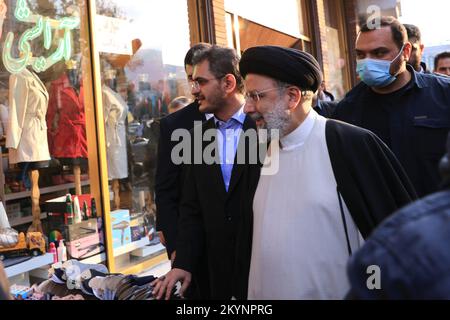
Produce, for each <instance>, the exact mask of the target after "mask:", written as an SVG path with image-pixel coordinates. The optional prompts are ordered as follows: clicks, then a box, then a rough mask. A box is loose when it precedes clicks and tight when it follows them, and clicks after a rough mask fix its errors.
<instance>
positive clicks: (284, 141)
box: [280, 109, 318, 151]
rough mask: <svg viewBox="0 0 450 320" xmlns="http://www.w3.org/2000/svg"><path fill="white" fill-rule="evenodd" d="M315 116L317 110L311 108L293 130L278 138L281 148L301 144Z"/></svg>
mask: <svg viewBox="0 0 450 320" xmlns="http://www.w3.org/2000/svg"><path fill="white" fill-rule="evenodd" d="M317 116H318V114H317V112H316V111H314V110H313V109H311V110H310V111H309V114H308V115H307V116H306V118H305V120H304V121H303V122H302V123H301V124H300V125H299V126H298V127H297V128H296V129H295V130H294V131H292V132H291V133H289V134H288V135H286V136H284V137H281V138H280V146H281V149H282V150H285V151H288V150H293V149H295V148H297V147H300V146H302V145H303V144H304V143H305V141H306V139H308V137H309V134H310V133H311V131H312V129H313V127H314V122H315V120H316V118H317Z"/></svg>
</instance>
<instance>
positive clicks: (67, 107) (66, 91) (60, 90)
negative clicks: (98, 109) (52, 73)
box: [47, 74, 88, 158]
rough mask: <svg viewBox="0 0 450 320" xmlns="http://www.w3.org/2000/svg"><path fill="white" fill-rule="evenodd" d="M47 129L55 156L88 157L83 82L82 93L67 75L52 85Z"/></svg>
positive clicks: (51, 150)
mask: <svg viewBox="0 0 450 320" xmlns="http://www.w3.org/2000/svg"><path fill="white" fill-rule="evenodd" d="M47 126H48V128H49V130H48V140H49V147H50V154H51V155H52V157H55V158H87V157H88V152H87V139H86V116H85V111H84V94H83V83H82V82H81V83H80V89H79V91H77V90H76V89H75V88H74V87H73V86H72V84H71V82H70V80H69V77H68V76H67V75H66V74H63V75H62V76H61V77H60V78H59V79H57V80H55V81H53V82H52V84H51V88H50V101H49V105H48V112H47Z"/></svg>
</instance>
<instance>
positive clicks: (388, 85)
mask: <svg viewBox="0 0 450 320" xmlns="http://www.w3.org/2000/svg"><path fill="white" fill-rule="evenodd" d="M355 47H356V55H357V59H358V60H357V72H358V74H359V77H360V78H361V80H362V82H360V83H359V84H358V85H357V86H356V87H354V88H353V89H352V90H350V92H348V93H347V95H346V96H345V98H344V99H343V100H341V101H340V102H339V104H338V106H337V107H336V111H335V113H334V114H333V116H332V117H333V118H335V119H338V120H342V121H345V122H348V123H350V124H353V125H356V126H359V127H362V128H365V129H368V130H370V131H372V132H373V133H375V134H376V135H377V136H378V137H379V138H381V140H383V142H384V143H386V145H387V146H388V147H389V148H390V149H391V150H392V151H393V152H394V154H395V156H396V157H397V159H398V160H399V161H400V163H401V164H402V166H403V168H404V169H405V171H406V173H407V175H408V176H409V178H410V180H411V182H412V184H413V186H414V188H415V190H416V191H417V194H418V195H419V197H422V196H424V195H427V194H430V193H433V192H435V191H436V190H437V188H438V186H439V182H440V177H439V171H438V163H439V160H440V158H441V157H442V155H443V154H444V153H445V141H446V139H447V133H448V132H449V130H450V78H447V77H436V76H435V75H432V74H424V73H419V72H416V71H415V70H414V68H413V67H412V66H411V65H409V64H407V62H408V60H409V57H410V55H411V44H410V43H409V42H408V36H407V32H406V29H405V27H404V26H403V25H402V24H401V23H400V22H399V21H398V20H397V19H395V18H394V17H381V19H380V27H379V28H375V29H373V28H370V27H369V25H367V24H366V25H364V26H362V27H361V31H360V33H359V34H358V37H357V39H356V46H355Z"/></svg>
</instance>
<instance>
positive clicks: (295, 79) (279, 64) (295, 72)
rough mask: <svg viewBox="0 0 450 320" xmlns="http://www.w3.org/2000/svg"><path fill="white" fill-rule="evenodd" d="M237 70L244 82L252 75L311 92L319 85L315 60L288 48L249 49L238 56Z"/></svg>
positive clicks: (318, 72)
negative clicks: (239, 57)
mask: <svg viewBox="0 0 450 320" xmlns="http://www.w3.org/2000/svg"><path fill="white" fill-rule="evenodd" d="M239 69H240V72H241V75H242V76H243V77H244V78H245V77H246V76H247V74H249V73H255V74H259V75H263V76H267V77H270V78H274V79H276V80H279V81H282V82H286V83H289V84H293V85H296V86H298V87H300V88H301V89H302V90H311V91H313V92H316V91H317V89H318V88H319V86H320V84H321V82H322V71H321V70H320V65H319V63H318V62H317V60H316V59H315V58H314V57H313V56H312V55H310V54H309V53H307V52H304V51H300V50H297V49H292V48H283V47H277V46H260V47H253V48H249V49H247V50H246V51H245V52H244V53H243V54H242V57H241V61H240V63H239Z"/></svg>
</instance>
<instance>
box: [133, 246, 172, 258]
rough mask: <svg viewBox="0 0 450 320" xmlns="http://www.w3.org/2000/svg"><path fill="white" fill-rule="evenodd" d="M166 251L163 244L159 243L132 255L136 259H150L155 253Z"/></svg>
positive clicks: (135, 251) (140, 249) (138, 250)
mask: <svg viewBox="0 0 450 320" xmlns="http://www.w3.org/2000/svg"><path fill="white" fill-rule="evenodd" d="M165 250H166V248H165V247H164V246H163V245H162V244H161V243H158V244H156V245H152V246H145V247H142V248H139V249H137V250H134V251H133V252H132V253H131V255H132V256H135V257H140V258H144V257H148V256H150V255H153V254H155V253H161V251H165Z"/></svg>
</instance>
